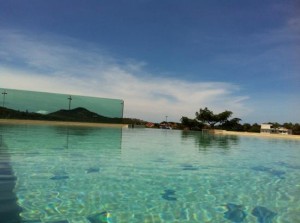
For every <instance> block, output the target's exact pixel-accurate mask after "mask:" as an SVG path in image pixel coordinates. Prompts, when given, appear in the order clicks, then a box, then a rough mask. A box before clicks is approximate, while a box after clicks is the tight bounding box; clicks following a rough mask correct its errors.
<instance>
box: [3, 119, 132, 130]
mask: <svg viewBox="0 0 300 223" xmlns="http://www.w3.org/2000/svg"><path fill="white" fill-rule="evenodd" d="M1 124H13V125H52V126H53V125H54V126H79V127H116V128H125V127H128V125H127V124H108V123H89V122H61V121H41V120H19V119H0V125H1Z"/></svg>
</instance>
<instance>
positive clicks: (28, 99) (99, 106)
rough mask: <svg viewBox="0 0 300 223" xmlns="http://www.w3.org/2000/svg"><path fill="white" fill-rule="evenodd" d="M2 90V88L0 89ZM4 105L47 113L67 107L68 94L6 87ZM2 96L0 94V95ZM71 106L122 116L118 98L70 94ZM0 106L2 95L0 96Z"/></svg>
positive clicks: (107, 115) (102, 113) (120, 101)
mask: <svg viewBox="0 0 300 223" xmlns="http://www.w3.org/2000/svg"><path fill="white" fill-rule="evenodd" d="M0 91H1V92H3V89H0ZM5 91H6V92H7V94H6V96H5V107H7V108H11V109H15V110H20V111H26V110H27V111H28V112H38V113H40V114H47V113H50V112H55V111H58V110H60V109H69V100H68V98H69V97H70V95H67V94H55V93H45V92H34V91H22V90H13V89H6V90H5ZM1 96H2V95H1ZM71 98H72V100H71V108H78V107H83V108H86V109H88V110H89V111H92V112H96V113H97V114H99V115H102V116H106V117H111V118H114V117H117V118H119V117H122V112H123V111H122V110H123V104H122V103H123V101H122V100H118V99H107V98H97V97H87V96H79V95H71ZM0 100H1V106H2V104H3V97H1V99H0Z"/></svg>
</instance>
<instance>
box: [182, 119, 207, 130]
mask: <svg viewBox="0 0 300 223" xmlns="http://www.w3.org/2000/svg"><path fill="white" fill-rule="evenodd" d="M181 124H182V125H183V126H184V127H188V128H189V129H201V128H202V127H203V124H202V123H199V122H198V121H197V120H196V119H189V118H188V117H185V116H182V117H181Z"/></svg>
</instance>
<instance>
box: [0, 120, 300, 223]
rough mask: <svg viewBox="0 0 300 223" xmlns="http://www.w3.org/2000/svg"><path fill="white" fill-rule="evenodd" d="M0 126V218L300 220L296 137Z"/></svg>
mask: <svg viewBox="0 0 300 223" xmlns="http://www.w3.org/2000/svg"><path fill="white" fill-rule="evenodd" d="M0 131H1V132H0V134H1V138H0V143H1V144H0V145H1V149H0V158H1V159H0V162H1V165H0V185H1V187H0V188H1V189H0V207H2V208H0V209H1V210H0V215H1V219H5V221H3V220H2V221H3V222H87V223H88V222H92V223H93V222H105V216H107V213H109V216H108V217H109V219H108V221H111V222H115V223H120V222H123V223H129V222H130V223H132V222H136V223H143V222H172V223H173V222H178V223H179V222H180V223H182V222H206V223H207V222H211V223H212V222H213V223H216V222H217V223H218V222H222V223H223V222H224V223H226V222H260V223H270V222H274V223H275V222H277V223H279V222H280V223H296V222H300V216H299V213H300V199H299V194H300V171H299V170H300V141H296V140H295V141H293V140H283V139H262V138H256V137H240V136H217V135H208V134H202V133H201V132H183V131H175V130H153V129H119V128H88V127H73V128H72V127H58V126H27V125H23V126H22V125H20V126H18V125H14V126H13V125H1V126H0ZM3 207H5V208H3ZM18 216H19V217H18ZM101 219H102V221H101ZM2 221H1V222H2Z"/></svg>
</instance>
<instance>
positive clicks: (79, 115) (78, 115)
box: [46, 107, 121, 123]
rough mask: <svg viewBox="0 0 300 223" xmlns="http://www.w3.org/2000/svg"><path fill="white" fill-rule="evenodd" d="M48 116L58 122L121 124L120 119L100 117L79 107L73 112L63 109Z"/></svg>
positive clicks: (72, 110)
mask: <svg viewBox="0 0 300 223" xmlns="http://www.w3.org/2000/svg"><path fill="white" fill-rule="evenodd" d="M46 116H48V117H51V118H52V119H56V120H64V121H81V122H105V123H108V122H109V123H111V122H113V123H116V122H120V121H121V119H120V118H108V117H105V116H102V115H99V114H97V113H95V112H91V111H89V110H87V109H86V108H82V107H78V108H74V109H71V110H66V109H61V110H59V111H56V112H52V113H49V114H47V115H46Z"/></svg>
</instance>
